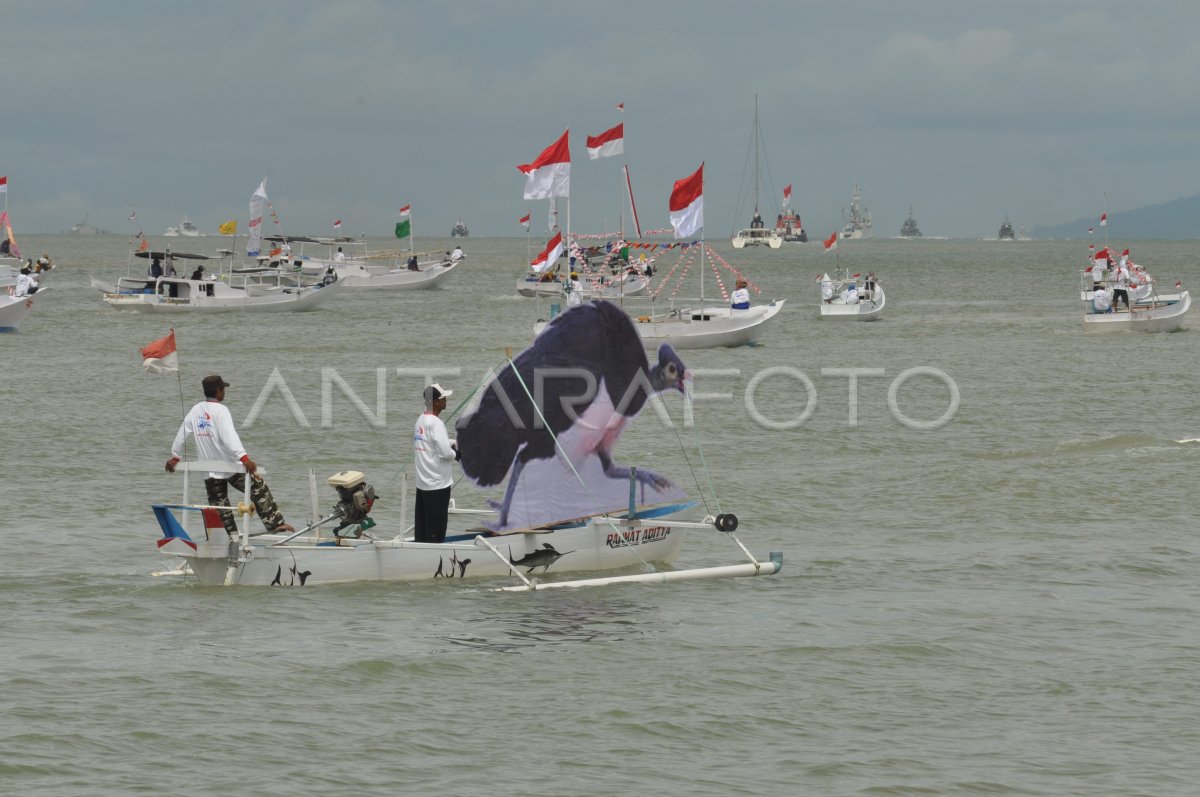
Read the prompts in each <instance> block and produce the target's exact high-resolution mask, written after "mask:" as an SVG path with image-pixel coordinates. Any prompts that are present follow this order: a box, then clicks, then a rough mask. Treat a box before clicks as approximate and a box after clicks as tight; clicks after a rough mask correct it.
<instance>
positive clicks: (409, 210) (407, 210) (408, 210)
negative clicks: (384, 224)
mask: <svg viewBox="0 0 1200 797" xmlns="http://www.w3.org/2000/svg"><path fill="white" fill-rule="evenodd" d="M409 213H412V205H405V206H404V207H402V208H400V218H402V219H403V218H405V217H407V216H408V214H409Z"/></svg>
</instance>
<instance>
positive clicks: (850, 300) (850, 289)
mask: <svg viewBox="0 0 1200 797" xmlns="http://www.w3.org/2000/svg"><path fill="white" fill-rule="evenodd" d="M842 301H843V302H845V303H846V304H858V285H856V284H855V283H853V282H851V283H850V284H849V285H847V286H846V290H845V291H843V292H842Z"/></svg>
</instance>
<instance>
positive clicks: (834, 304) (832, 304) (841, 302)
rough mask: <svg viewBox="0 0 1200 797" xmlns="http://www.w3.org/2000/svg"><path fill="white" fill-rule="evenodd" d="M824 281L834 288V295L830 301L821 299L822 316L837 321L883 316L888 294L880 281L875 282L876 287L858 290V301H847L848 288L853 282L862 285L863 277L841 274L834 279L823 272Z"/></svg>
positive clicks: (863, 319) (876, 318)
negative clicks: (857, 277)
mask: <svg viewBox="0 0 1200 797" xmlns="http://www.w3.org/2000/svg"><path fill="white" fill-rule="evenodd" d="M820 280H821V282H822V283H825V282H829V283H830V285H831V286H832V289H833V296H832V297H831V298H830V300H829V301H825V300H824V298H822V299H821V300H820V308H821V318H828V319H832V320H835V321H877V320H879V319H880V318H882V317H883V309H884V307H885V306H886V305H887V294H886V293H884V290H883V286H882V285H880V284H879V282H878V281H876V282H875V283H874V287H873V288H871V289H869V290H868V289H866V288H865V286H864V288H863V289H862V290H858V291H856V292H857V294H858V301H857V302H855V303H848V302H847V301H846V288H847V286H849V285H850V284H851V283H854V285H855V286H856V287H857V286H859V285H862V284H863V282H862V280H861V279H856V278H854V277H847V276H845V275H839V276H837V277H835V278H834V279H830V278H829V275H828V274H822V275H821V277H820Z"/></svg>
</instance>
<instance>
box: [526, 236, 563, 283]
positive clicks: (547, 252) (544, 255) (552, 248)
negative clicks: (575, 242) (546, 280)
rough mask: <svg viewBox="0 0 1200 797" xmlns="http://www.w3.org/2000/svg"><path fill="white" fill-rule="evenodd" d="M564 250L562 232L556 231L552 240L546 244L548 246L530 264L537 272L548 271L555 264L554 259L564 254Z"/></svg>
mask: <svg viewBox="0 0 1200 797" xmlns="http://www.w3.org/2000/svg"><path fill="white" fill-rule="evenodd" d="M562 252H563V240H562V233H561V232H560V233H555V235H554V237H553V238H551V239H550V242H549V243H547V244H546V248H545V249H543V250H542V251H541V254H539V255H538V256H537V258H536V259H534V261H533V262H532V263H530V264H529V265H531V266H532V267H533V270H534V271H536V272H537V273H539V274H544V273H546V269H548V268H550V266H552V265H554V261H556V260H558V258H559V257H561V256H562Z"/></svg>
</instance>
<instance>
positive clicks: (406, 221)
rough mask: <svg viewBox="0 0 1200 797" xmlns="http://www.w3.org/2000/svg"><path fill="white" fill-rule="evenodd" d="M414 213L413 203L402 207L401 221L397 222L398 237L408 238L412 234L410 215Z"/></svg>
mask: <svg viewBox="0 0 1200 797" xmlns="http://www.w3.org/2000/svg"><path fill="white" fill-rule="evenodd" d="M411 214H412V205H405V206H404V207H402V208H400V221H398V222H396V237H397V238H407V237H408V236H410V235H412V219H411V218H409V216H410V215H411Z"/></svg>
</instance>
